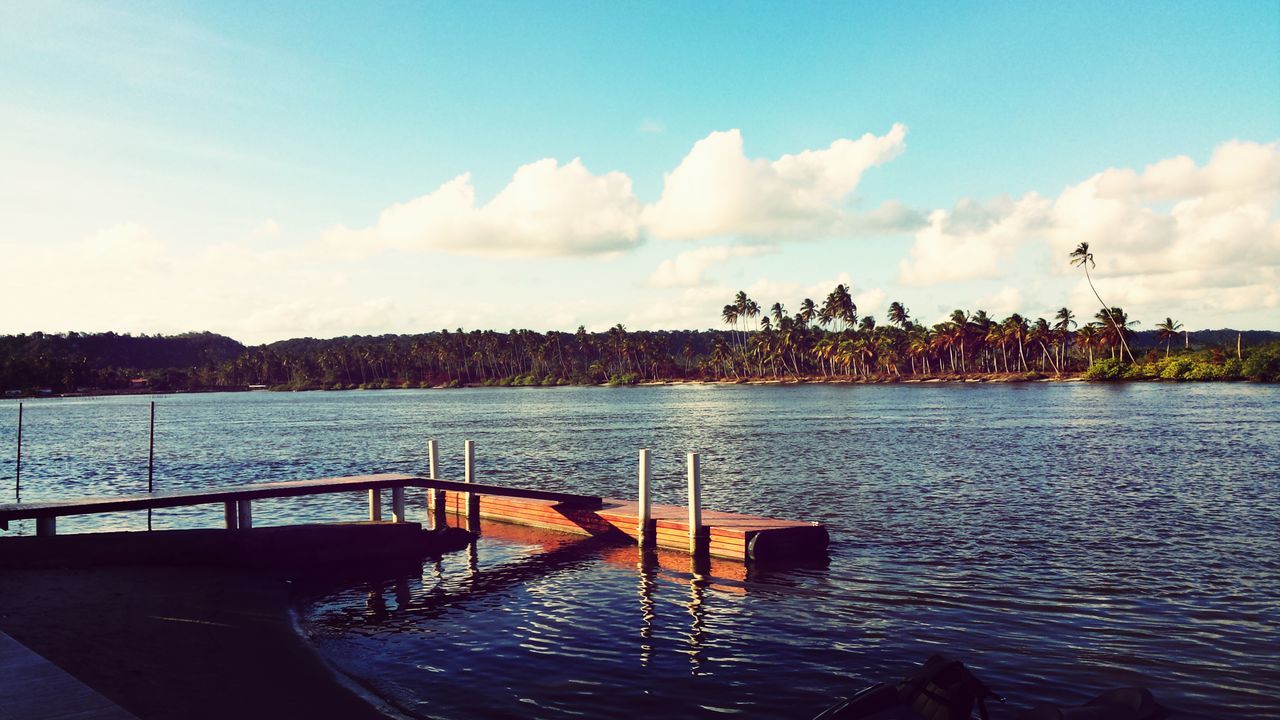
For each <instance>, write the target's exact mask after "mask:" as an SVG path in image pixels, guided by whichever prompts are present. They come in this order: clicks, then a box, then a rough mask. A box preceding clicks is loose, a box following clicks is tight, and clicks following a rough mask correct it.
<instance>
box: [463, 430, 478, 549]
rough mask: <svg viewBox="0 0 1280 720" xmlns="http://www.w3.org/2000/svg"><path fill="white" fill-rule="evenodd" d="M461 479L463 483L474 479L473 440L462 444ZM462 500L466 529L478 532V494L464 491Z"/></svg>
mask: <svg viewBox="0 0 1280 720" xmlns="http://www.w3.org/2000/svg"><path fill="white" fill-rule="evenodd" d="M462 452H463V457H462V461H463V462H462V481H463V482H465V483H474V482H475V481H476V471H475V469H476V444H475V441H474V440H467V441H465V442H464V443H463V445H462ZM463 500H464V501H465V502H466V503H467V530H469V531H470V532H471V533H472V534H477V535H478V534H479V533H480V496H479V495H476V494H475V493H466V494H464V496H463Z"/></svg>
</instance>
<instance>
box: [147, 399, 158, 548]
mask: <svg viewBox="0 0 1280 720" xmlns="http://www.w3.org/2000/svg"><path fill="white" fill-rule="evenodd" d="M155 477H156V401H155V400H152V401H151V436H150V438H149V439H148V441H147V492H154V491H155V487H156V485H155ZM150 529H151V508H147V530H150Z"/></svg>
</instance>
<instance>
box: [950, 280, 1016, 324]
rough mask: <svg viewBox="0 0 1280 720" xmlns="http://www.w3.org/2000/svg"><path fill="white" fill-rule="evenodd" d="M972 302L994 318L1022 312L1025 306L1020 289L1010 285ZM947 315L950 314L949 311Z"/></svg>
mask: <svg viewBox="0 0 1280 720" xmlns="http://www.w3.org/2000/svg"><path fill="white" fill-rule="evenodd" d="M974 304H975V306H976V307H979V308H981V309H983V310H986V311H987V312H988V313H989V314H990V315H991V316H992V317H996V318H1004V317H1008V316H1009V315H1012V314H1013V313H1015V312H1022V311H1023V310H1022V309H1023V308H1024V307H1025V306H1026V304H1025V303H1024V302H1023V298H1022V291H1021V290H1019V289H1018V288H1016V287H1013V286H1010V285H1006V286H1004V287H1002V288H1000V290H998V291H997V292H995V293H994V294H991V295H985V296H983V297H980V298H978V299H977V300H976V301H975V302H974ZM947 315H948V316H950V312H948V313H947ZM943 319H945V318H943Z"/></svg>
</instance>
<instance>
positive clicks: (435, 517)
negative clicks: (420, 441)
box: [427, 439, 446, 530]
mask: <svg viewBox="0 0 1280 720" xmlns="http://www.w3.org/2000/svg"><path fill="white" fill-rule="evenodd" d="M427 477H428V478H431V479H432V480H437V479H439V478H440V446H439V444H437V443H436V441H435V440H434V439H432V440H428V441H427ZM427 498H428V502H427V507H428V508H430V510H431V527H432V529H434V530H443V529H444V527H445V525H446V522H445V499H444V491H443V490H435V489H429V490H427Z"/></svg>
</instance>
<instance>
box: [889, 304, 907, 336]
mask: <svg viewBox="0 0 1280 720" xmlns="http://www.w3.org/2000/svg"><path fill="white" fill-rule="evenodd" d="M909 313H910V311H909V310H907V309H906V308H905V307H903V306H902V303H900V302H898V301H897V300H894V301H893V302H891V303H889V322H891V323H893V324H894V325H897V326H898V327H900V328H902V329H903V330H906V329H907V318H908V317H909Z"/></svg>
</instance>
